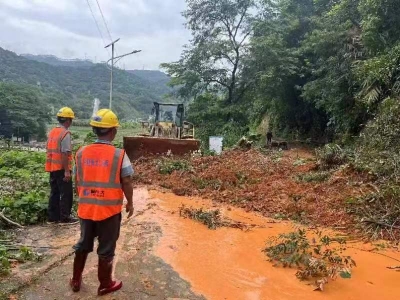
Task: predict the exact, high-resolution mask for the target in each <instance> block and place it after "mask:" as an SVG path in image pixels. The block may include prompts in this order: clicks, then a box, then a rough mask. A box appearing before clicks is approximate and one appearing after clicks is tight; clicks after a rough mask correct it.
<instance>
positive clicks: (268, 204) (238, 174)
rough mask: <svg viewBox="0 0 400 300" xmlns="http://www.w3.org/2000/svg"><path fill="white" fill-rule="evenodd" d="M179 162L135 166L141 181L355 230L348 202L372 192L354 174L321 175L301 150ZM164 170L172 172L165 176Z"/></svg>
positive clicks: (231, 154) (252, 152) (157, 161)
mask: <svg viewBox="0 0 400 300" xmlns="http://www.w3.org/2000/svg"><path fill="white" fill-rule="evenodd" d="M176 161H177V159H174V158H142V159H139V160H138V161H136V162H135V163H134V167H135V169H136V172H137V174H138V175H137V181H138V182H139V183H142V184H147V185H153V186H159V187H162V188H166V189H170V190H172V191H173V192H174V193H175V194H177V195H187V196H201V197H205V198H209V199H212V200H213V201H217V202H221V203H226V204H230V205H234V206H238V207H241V208H244V209H246V210H249V211H257V212H260V213H262V214H263V215H265V216H268V217H275V218H283V219H285V218H290V219H293V220H296V221H301V222H304V223H311V224H316V225H324V226H339V227H344V228H353V225H354V223H355V222H354V218H353V217H352V216H351V215H349V214H348V213H347V209H348V207H347V204H348V202H351V200H352V199H354V198H356V197H358V196H360V195H363V194H364V193H366V192H368V187H367V185H365V184H364V183H362V182H363V181H362V178H361V177H360V175H357V174H354V173H353V172H351V171H349V170H346V169H343V170H340V171H336V172H331V173H325V174H318V173H317V172H316V171H315V167H316V162H315V158H314V156H313V154H312V152H311V151H306V150H301V149H293V150H290V151H287V152H265V153H262V152H260V151H257V150H249V151H240V150H235V151H228V152H225V153H223V154H222V155H221V156H207V157H193V158H186V159H185V163H184V164H176ZM169 166H172V167H171V168H170V169H168V167H169ZM176 166H177V167H176ZM160 168H164V169H165V168H166V169H167V171H169V172H160ZM161 173H164V174H161ZM307 176H308V177H307ZM321 177H322V178H321ZM305 178H306V179H305Z"/></svg>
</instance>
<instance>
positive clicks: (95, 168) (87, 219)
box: [70, 109, 133, 295]
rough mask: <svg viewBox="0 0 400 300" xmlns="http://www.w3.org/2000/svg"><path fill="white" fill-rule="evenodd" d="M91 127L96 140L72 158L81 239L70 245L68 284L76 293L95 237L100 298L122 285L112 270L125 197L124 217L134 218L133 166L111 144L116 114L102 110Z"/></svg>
mask: <svg viewBox="0 0 400 300" xmlns="http://www.w3.org/2000/svg"><path fill="white" fill-rule="evenodd" d="M90 125H91V126H92V127H93V132H94V133H95V134H96V135H97V137H98V139H97V140H96V141H95V143H93V144H91V145H88V146H84V147H82V148H80V149H79V150H78V152H77V153H76V157H75V179H76V188H77V194H78V197H79V204H78V216H79V218H80V224H81V237H80V239H79V241H78V243H77V244H76V245H75V246H74V249H75V259H74V266H73V277H72V279H71V280H70V285H71V288H72V290H73V291H74V292H78V291H79V290H80V287H81V283H82V272H83V270H84V267H85V263H86V259H87V256H88V254H89V253H90V252H92V251H93V244H94V239H95V238H96V237H97V238H98V241H99V246H98V248H97V255H98V257H99V264H98V279H99V281H100V286H99V288H98V295H105V294H108V293H111V292H114V291H116V290H119V289H120V288H121V287H122V282H121V281H117V280H113V279H112V268H113V258H114V255H115V248H116V243H117V240H118V238H119V232H120V226H121V212H122V207H123V200H124V195H125V197H126V199H127V205H126V212H127V213H128V218H130V217H131V216H132V214H133V199H132V197H133V184H132V175H133V168H132V165H131V162H130V161H129V158H128V156H127V155H126V154H125V151H124V150H122V149H118V148H116V147H114V146H113V145H112V144H111V142H112V141H113V140H114V138H115V135H116V134H117V128H118V127H119V121H118V118H117V116H116V115H115V114H114V113H113V112H112V111H111V110H109V109H101V110H99V111H98V112H97V114H96V115H95V116H94V117H93V118H92V119H91V122H90Z"/></svg>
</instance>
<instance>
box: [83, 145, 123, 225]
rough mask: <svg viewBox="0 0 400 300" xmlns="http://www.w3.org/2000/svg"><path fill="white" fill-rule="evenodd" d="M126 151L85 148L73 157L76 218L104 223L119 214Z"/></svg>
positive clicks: (110, 147)
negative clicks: (76, 200)
mask: <svg viewBox="0 0 400 300" xmlns="http://www.w3.org/2000/svg"><path fill="white" fill-rule="evenodd" d="M124 155H125V151H124V150H121V149H117V148H115V147H114V146H112V145H107V144H92V145H89V146H85V147H83V148H81V149H79V150H78V152H77V153H76V186H77V189H78V196H79V206H78V216H79V217H80V218H82V219H89V220H93V221H101V220H105V219H107V218H109V217H111V216H113V215H116V214H118V213H120V212H121V211H122V204H123V199H124V195H123V191H122V186H121V166H122V161H123V158H124Z"/></svg>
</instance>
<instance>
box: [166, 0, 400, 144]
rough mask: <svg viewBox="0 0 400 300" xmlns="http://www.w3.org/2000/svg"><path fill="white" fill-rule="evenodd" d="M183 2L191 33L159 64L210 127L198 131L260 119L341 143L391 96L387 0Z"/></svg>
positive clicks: (394, 41)
mask: <svg viewBox="0 0 400 300" xmlns="http://www.w3.org/2000/svg"><path fill="white" fill-rule="evenodd" d="M186 2H187V5H188V9H187V10H186V11H185V12H183V15H184V16H185V17H186V20H187V23H186V26H187V27H188V29H189V30H191V32H192V40H191V41H190V44H189V45H187V46H186V48H185V50H184V51H183V53H182V56H181V59H180V60H179V61H177V62H174V63H168V64H163V65H162V67H164V68H165V69H166V70H167V72H168V73H169V74H170V75H171V76H172V81H171V84H173V85H177V86H178V87H179V88H180V90H179V95H180V96H181V97H182V98H184V99H186V101H188V102H190V103H191V104H190V111H189V117H190V118H192V120H195V121H197V122H199V123H198V126H199V127H207V126H208V124H211V123H213V124H217V123H218V124H219V126H210V127H208V129H207V130H206V131H207V134H212V133H220V131H221V130H220V129H221V128H222V127H226V126H227V125H228V124H232V125H233V126H234V127H235V128H236V127H240V128H241V129H240V128H236V129H235V131H236V132H237V134H243V133H245V132H246V131H247V129H248V128H249V127H250V128H251V129H252V130H254V129H255V128H256V127H257V126H258V125H259V124H260V123H261V121H262V120H268V125H269V127H270V128H272V129H273V130H274V131H275V132H276V133H277V135H281V136H290V137H293V138H313V139H323V140H324V141H326V140H330V139H334V138H335V139H342V140H346V139H348V138H351V137H352V136H356V135H358V134H359V133H360V132H361V131H362V130H363V129H364V127H365V125H366V124H367V122H368V121H370V120H373V119H374V118H375V117H376V115H377V114H379V113H380V111H384V110H381V109H380V106H381V103H383V101H384V100H385V99H388V98H391V99H398V98H399V93H400V82H399V75H400V74H399V63H400V19H399V18H398V16H399V15H400V14H399V13H400V6H399V5H398V1H396V0H335V1H332V0H258V1H256V0H255V1H250V0H248V1H246V0H213V1H211V0H196V1H194V0H187V1H186ZM199 116H201V118H200V117H199ZM199 130H200V134H201V130H202V129H201V128H200V129H199ZM198 132H199V131H198Z"/></svg>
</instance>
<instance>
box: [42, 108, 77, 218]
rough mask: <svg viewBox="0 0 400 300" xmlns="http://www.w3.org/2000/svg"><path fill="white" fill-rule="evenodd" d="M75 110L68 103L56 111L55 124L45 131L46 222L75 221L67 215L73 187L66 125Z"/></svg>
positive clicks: (68, 124) (68, 123)
mask: <svg viewBox="0 0 400 300" xmlns="http://www.w3.org/2000/svg"><path fill="white" fill-rule="evenodd" d="M74 118H75V114H74V112H73V111H72V109H71V108H69V107H63V108H61V109H60V110H59V111H58V113H57V120H58V122H59V125H58V126H57V127H55V128H53V129H52V130H51V131H50V132H49V135H48V139H47V146H46V166H45V169H46V172H49V173H50V189H51V191H50V198H49V206H48V223H49V224H53V223H62V224H76V223H77V222H78V220H77V219H74V218H73V217H71V210H72V201H73V189H72V180H71V170H72V145H71V132H70V131H69V127H70V126H71V124H72V120H73V119H74Z"/></svg>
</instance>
